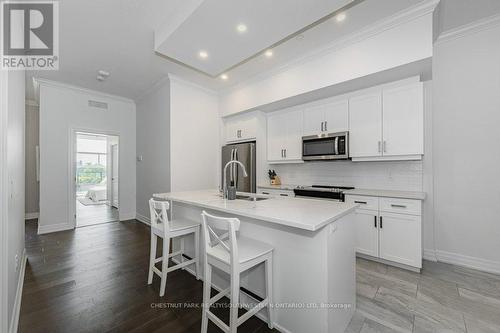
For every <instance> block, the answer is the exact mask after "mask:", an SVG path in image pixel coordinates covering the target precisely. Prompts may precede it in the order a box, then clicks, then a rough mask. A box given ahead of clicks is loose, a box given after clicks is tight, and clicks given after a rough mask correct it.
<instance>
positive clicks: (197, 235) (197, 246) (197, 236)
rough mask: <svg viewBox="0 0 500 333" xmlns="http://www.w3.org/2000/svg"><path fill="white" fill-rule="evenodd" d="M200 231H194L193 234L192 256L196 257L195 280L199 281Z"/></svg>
mask: <svg viewBox="0 0 500 333" xmlns="http://www.w3.org/2000/svg"><path fill="white" fill-rule="evenodd" d="M199 230H200V229H199V228H198V229H196V231H195V232H194V255H195V256H196V258H195V266H194V269H195V273H196V279H197V280H199V279H200V231H199Z"/></svg>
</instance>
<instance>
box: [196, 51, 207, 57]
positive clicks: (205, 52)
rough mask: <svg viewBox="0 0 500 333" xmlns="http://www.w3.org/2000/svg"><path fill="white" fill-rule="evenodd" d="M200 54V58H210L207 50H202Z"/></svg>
mask: <svg viewBox="0 0 500 333" xmlns="http://www.w3.org/2000/svg"><path fill="white" fill-rule="evenodd" d="M198 55H199V56H200V58H203V59H205V58H208V53H207V51H200V52H199V53H198Z"/></svg>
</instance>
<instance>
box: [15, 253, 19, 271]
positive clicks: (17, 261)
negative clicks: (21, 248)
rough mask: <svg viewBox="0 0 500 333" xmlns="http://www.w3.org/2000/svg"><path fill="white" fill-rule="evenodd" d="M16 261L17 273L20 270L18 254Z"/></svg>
mask: <svg viewBox="0 0 500 333" xmlns="http://www.w3.org/2000/svg"><path fill="white" fill-rule="evenodd" d="M15 261H16V272H17V271H18V269H19V255H17V254H16V258H15Z"/></svg>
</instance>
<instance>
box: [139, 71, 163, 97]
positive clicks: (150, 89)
mask: <svg viewBox="0 0 500 333" xmlns="http://www.w3.org/2000/svg"><path fill="white" fill-rule="evenodd" d="M166 83H168V84H170V79H169V77H168V75H167V76H164V77H162V78H161V79H159V80H158V81H156V82H155V83H154V84H153V85H152V86H151V87H149V88H148V89H146V91H144V92H143V93H142V94H140V95H139V96H138V97H137V98H135V101H137V102H139V101H141V100H142V99H144V98H145V97H146V96H148V95H149V94H151V93H152V92H154V91H155V90H157V89H158V88H160V87H161V86H163V85H164V84H166Z"/></svg>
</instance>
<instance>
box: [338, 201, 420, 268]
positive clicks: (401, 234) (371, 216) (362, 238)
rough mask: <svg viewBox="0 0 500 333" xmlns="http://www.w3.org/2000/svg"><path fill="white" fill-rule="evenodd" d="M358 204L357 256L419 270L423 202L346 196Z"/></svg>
mask: <svg viewBox="0 0 500 333" xmlns="http://www.w3.org/2000/svg"><path fill="white" fill-rule="evenodd" d="M345 201H346V202H347V203H357V204H359V208H357V209H356V212H355V221H356V252H357V253H358V254H361V255H365V256H369V258H371V259H374V260H377V259H382V260H384V261H385V262H387V263H391V262H393V263H397V264H402V265H405V267H406V266H408V267H413V268H416V269H421V268H422V202H421V201H420V200H409V199H399V198H379V197H370V196H359V195H348V194H347V195H346V198H345Z"/></svg>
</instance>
